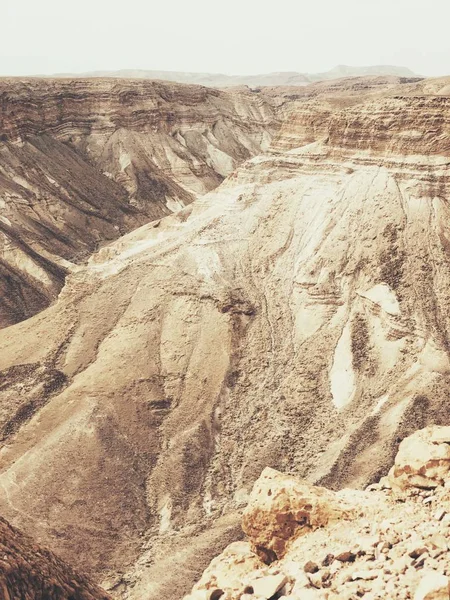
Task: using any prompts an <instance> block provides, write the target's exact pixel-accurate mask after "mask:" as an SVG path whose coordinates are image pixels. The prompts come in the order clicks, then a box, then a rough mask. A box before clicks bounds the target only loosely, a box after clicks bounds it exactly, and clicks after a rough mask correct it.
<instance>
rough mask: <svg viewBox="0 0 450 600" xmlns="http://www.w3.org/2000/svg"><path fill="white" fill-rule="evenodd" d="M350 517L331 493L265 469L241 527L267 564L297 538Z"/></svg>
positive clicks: (348, 509)
mask: <svg viewBox="0 0 450 600" xmlns="http://www.w3.org/2000/svg"><path fill="white" fill-rule="evenodd" d="M352 514H353V511H352V509H351V508H350V507H349V506H347V505H346V504H345V503H344V502H343V501H342V500H341V499H340V498H339V497H338V496H337V495H336V494H335V493H334V492H331V491H329V490H327V489H325V488H322V487H317V486H313V485H311V484H309V483H307V482H305V481H302V480H300V479H297V478H295V477H291V476H288V475H283V474H282V473H279V472H278V471H276V470H275V469H271V468H269V467H266V468H265V469H264V471H263V472H262V474H261V476H260V478H259V479H258V480H257V481H256V483H255V485H254V487H253V490H252V492H251V495H250V500H249V503H248V506H247V508H246V509H245V511H244V515H243V519H242V528H243V530H244V532H245V533H246V534H247V535H248V537H249V539H250V541H251V544H252V547H253V548H254V550H255V552H257V554H258V555H259V556H260V557H261V558H262V559H263V560H264V561H265V562H267V563H270V562H272V561H273V560H275V559H277V558H281V557H282V556H283V555H284V554H285V551H286V545H287V543H288V542H289V541H290V540H292V539H293V538H295V537H297V536H298V535H301V534H302V533H306V532H308V531H311V529H314V528H317V527H324V526H325V525H327V524H328V523H330V522H334V521H338V520H339V519H344V518H347V517H350V516H351V515H352Z"/></svg>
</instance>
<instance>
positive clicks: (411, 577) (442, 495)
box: [185, 426, 450, 600]
mask: <svg viewBox="0 0 450 600" xmlns="http://www.w3.org/2000/svg"><path fill="white" fill-rule="evenodd" d="M242 526H243V530H244V532H245V533H246V534H247V536H248V541H244V542H235V543H232V544H231V545H229V546H228V547H227V548H226V549H225V550H224V552H223V553H222V554H221V555H220V556H218V557H217V558H215V559H214V560H213V561H212V563H211V564H210V566H209V567H208V568H207V569H206V571H205V572H204V574H203V576H202V578H201V579H200V581H199V582H198V583H197V584H196V585H195V586H194V589H193V591H192V593H191V594H190V595H189V596H186V597H185V600H219V598H220V599H221V600H256V599H258V600H263V599H264V600H269V599H286V600H287V599H288V598H292V599H293V600H294V599H297V600H334V599H338V598H339V599H340V600H356V599H358V598H365V599H366V600H375V599H379V598H393V599H399V600H400V599H401V600H405V599H408V598H412V599H414V600H431V599H444V598H445V599H448V598H449V597H450V593H449V589H450V587H449V584H450V552H449V548H450V427H437V426H432V427H427V428H425V429H423V430H421V431H418V432H416V433H415V434H413V435H412V436H410V437H409V438H406V439H405V440H404V441H403V442H402V443H401V444H400V448H399V452H398V454H397V457H396V459H395V464H394V466H393V467H392V469H391V471H390V472H389V475H388V476H387V477H384V478H382V479H381V481H380V482H379V483H377V484H373V485H371V486H369V487H368V488H367V489H366V490H365V491H357V490H350V489H346V490H342V491H340V492H331V491H329V490H326V489H325V488H321V487H316V486H313V485H310V484H308V483H306V482H305V481H301V480H299V479H296V478H294V477H291V476H289V475H283V474H281V473H279V472H278V471H275V470H274V469H270V468H266V469H265V470H264V471H263V473H262V475H261V477H260V478H259V480H258V481H257V482H256V483H255V486H254V488H253V491H252V494H251V496H250V501H249V504H248V506H247V508H246V510H245V512H244V516H243V521H242Z"/></svg>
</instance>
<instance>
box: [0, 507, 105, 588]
mask: <svg viewBox="0 0 450 600" xmlns="http://www.w3.org/2000/svg"><path fill="white" fill-rule="evenodd" d="M0 552H1V558H0V597H1V598H2V600H109V599H110V596H109V595H108V594H107V593H106V592H104V591H103V590H101V589H100V588H99V587H98V586H97V585H95V584H94V583H92V582H91V581H89V579H87V578H86V577H84V576H83V575H79V574H78V573H76V572H75V571H74V570H73V569H72V568H71V567H70V566H69V565H67V564H65V563H64V562H63V561H62V560H60V559H59V558H58V557H57V556H55V555H54V554H52V552H50V551H49V550H46V549H45V548H41V547H40V546H37V545H36V544H35V543H34V542H33V541H32V540H31V539H30V538H29V537H27V536H25V535H23V534H22V533H20V532H19V531H18V530H17V529H15V528H14V527H11V525H10V524H9V523H7V521H5V520H4V519H1V518H0Z"/></svg>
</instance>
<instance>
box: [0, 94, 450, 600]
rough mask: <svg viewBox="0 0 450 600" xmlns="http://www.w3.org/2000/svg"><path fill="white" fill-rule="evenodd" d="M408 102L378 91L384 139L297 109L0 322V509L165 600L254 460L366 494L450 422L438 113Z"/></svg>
mask: <svg viewBox="0 0 450 600" xmlns="http://www.w3.org/2000/svg"><path fill="white" fill-rule="evenodd" d="M440 89H441V88H440ZM417 93H418V94H420V96H421V98H420V99H419V98H418V96H417V95H416V96H414V94H412V93H411V95H406V94H405V95H404V96H403V97H401V98H399V97H395V98H392V99H385V98H380V100H379V104H378V105H377V107H378V108H377V110H378V111H379V114H380V115H384V117H380V119H381V122H382V123H385V124H386V122H387V119H388V116H387V115H388V114H391V117H390V121H389V129H388V132H387V133H386V129H385V128H382V127H381V126H379V124H378V120H374V119H373V111H374V110H375V107H374V105H373V104H366V103H365V102H363V101H361V102H359V104H358V105H356V104H355V103H353V104H352V106H349V107H347V108H345V107H343V108H339V107H338V106H336V107H335V111H334V114H333V115H332V117H331V118H328V117H327V119H323V120H320V119H318V118H317V117H316V116H313V115H312V114H311V116H308V114H307V113H306V112H305V110H306V109H305V106H304V105H303V104H302V105H300V106H299V107H298V113H297V116H295V114H293V115H292V118H291V119H290V120H289V121H287V124H286V125H285V127H284V128H283V129H282V130H281V133H280V136H279V139H277V141H276V143H275V144H274V147H273V149H272V150H271V151H269V152H267V153H266V154H265V155H260V156H258V157H255V158H253V159H251V160H249V161H247V162H245V163H244V164H243V165H242V166H241V167H240V168H238V169H237V170H236V171H235V172H234V173H233V174H232V175H231V176H230V177H229V178H228V179H227V180H226V181H225V182H224V183H223V184H222V185H221V186H220V187H219V188H218V189H216V190H215V191H212V192H210V193H209V194H207V195H205V196H203V197H202V198H201V199H199V200H197V201H196V202H194V203H193V204H191V205H189V206H187V207H185V208H184V209H183V210H181V211H179V212H178V213H176V214H174V215H172V216H168V217H166V218H165V219H162V220H161V221H160V222H154V223H150V224H147V225H144V226H143V227H141V228H139V229H137V230H136V231H134V232H132V233H130V234H128V235H126V236H124V237H122V238H121V239H120V240H118V241H116V242H114V243H112V244H110V245H109V246H105V247H104V248H102V249H101V250H100V251H99V252H98V253H96V254H95V255H94V256H93V257H92V258H91V260H90V261H89V264H88V265H87V267H85V268H82V269H79V270H78V271H77V272H75V273H72V274H71V275H70V276H69V277H68V279H67V283H66V286H65V288H64V290H63V292H62V293H61V294H60V297H59V299H58V302H57V303H56V304H55V305H53V306H52V307H50V308H49V309H48V310H46V311H44V312H42V313H40V314H39V315H36V316H35V317H33V318H32V319H30V320H28V321H26V322H23V323H20V324H18V325H15V326H14V327H10V328H8V329H5V330H3V331H1V332H0V344H1V347H2V353H1V356H0V368H1V370H2V376H3V377H4V381H5V384H4V385H3V386H2V388H1V389H0V406H1V409H2V410H1V413H0V417H1V431H2V436H3V447H2V449H1V450H0V458H1V472H0V484H1V487H0V512H1V513H3V514H5V516H6V517H7V518H9V519H11V520H12V522H13V523H15V524H18V525H20V526H21V527H23V528H24V529H25V530H27V531H31V530H33V531H36V532H37V535H38V536H39V538H40V539H42V540H45V541H46V543H48V544H51V546H52V548H54V549H55V550H57V551H58V552H60V553H61V555H62V556H63V557H65V558H66V559H68V560H71V561H72V562H73V563H74V564H76V565H78V566H80V567H82V568H84V569H86V570H90V571H91V572H92V573H94V574H95V575H96V577H97V578H98V580H99V581H100V580H102V579H103V578H105V577H107V578H108V585H109V586H110V588H111V589H112V590H113V592H114V594H115V595H116V596H117V597H123V598H127V599H130V600H131V599H136V600H137V599H138V598H142V597H147V598H155V599H156V598H158V597H160V595H161V594H162V593H163V592H164V595H165V597H167V598H173V599H174V600H175V599H177V600H178V599H179V598H180V596H182V594H183V593H184V592H185V591H187V590H188V589H189V588H190V586H191V585H192V582H193V580H194V578H195V576H197V575H199V572H200V570H201V568H202V567H203V566H204V565H205V563H206V562H207V561H208V559H209V558H210V557H211V556H213V555H215V554H217V549H218V547H220V546H221V545H222V544H223V545H224V544H225V543H227V542H228V541H229V540H230V539H233V538H234V537H236V527H238V517H237V514H238V513H239V511H240V510H241V509H242V507H243V506H244V505H245V504H246V501H247V499H248V494H249V492H250V490H251V487H252V485H253V483H254V481H255V480H256V479H257V477H258V476H259V475H260V473H261V471H262V469H263V468H264V467H266V466H269V467H272V468H276V469H279V470H282V471H285V472H291V473H295V474H297V475H299V476H301V477H303V478H306V479H307V480H308V481H310V482H316V483H320V484H322V485H327V486H328V487H331V488H340V487H342V486H344V485H347V486H353V487H361V486H364V485H366V484H367V483H370V482H371V481H374V480H375V479H377V478H378V477H379V476H380V475H382V474H385V473H386V472H387V470H388V469H389V467H390V466H391V464H392V462H393V458H394V455H395V451H396V447H397V445H398V442H399V441H400V440H401V439H402V438H403V437H405V435H407V434H409V433H410V432H412V431H414V430H415V429H417V428H418V427H422V426H425V425H426V424H428V423H432V422H433V423H446V422H448V417H449V415H448V403H447V390H448V385H449V383H450V381H449V377H450V362H449V342H448V336H449V332H448V324H449V322H450V321H449V317H450V315H449V310H450V309H449V305H448V296H449V292H450V289H449V286H450V283H449V282H450V277H449V275H450V272H449V271H450V261H449V255H448V251H449V250H448V249H449V247H450V246H449V238H450V230H449V223H450V219H449V214H448V203H447V199H448V195H449V183H450V180H449V164H450V158H449V153H448V150H447V145H446V142H445V135H446V131H447V129H446V128H447V124H448V107H449V105H448V102H447V100H448V99H447V98H446V97H445V96H444V95H442V94H441V95H440V96H437V95H435V94H429V95H428V96H426V95H425V94H423V93H422V88H420V89H419V90H418V92H417ZM370 102H372V103H373V102H374V100H373V99H371V100H370ZM385 103H388V104H389V103H390V104H389V106H391V107H394V108H393V109H390V108H386V105H385ZM318 106H319V103H316V104H315V105H314V107H312V108H311V109H308V110H311V111H313V110H316V111H317V110H321V109H320V106H319V108H318ZM418 107H420V109H419V108H418ZM394 109H395V110H394ZM389 111H391V112H389ZM410 114H413V115H416V116H415V118H414V119H413V118H412V117H411V118H410V117H409V115H410ZM314 115H316V113H314ZM293 123H294V124H295V127H294V126H293ZM344 124H348V127H347V126H345V125H344ZM413 125H414V130H413V129H412V127H413ZM314 128H315V129H314ZM433 128H434V129H433ZM433 130H434V131H435V137H436V140H435V143H433V139H432V138H431V137H427V136H428V134H427V132H429V131H433ZM339 132H341V133H339ZM414 132H416V133H414ZM419 135H420V136H422V137H424V146H423V152H422V153H420V152H419V151H420V145H419ZM295 140H297V141H295ZM408 140H409V142H408ZM408 143H410V144H411V147H410V150H411V151H407V149H406V148H407V144H408ZM434 150H436V151H434ZM50 323H51V326H50ZM18 392H20V393H18ZM61 482H64V484H63V485H62V483H61ZM174 572H175V573H176V575H175V576H174ZM174 577H176V579H174Z"/></svg>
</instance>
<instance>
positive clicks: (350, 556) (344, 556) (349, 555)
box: [336, 550, 356, 562]
mask: <svg viewBox="0 0 450 600" xmlns="http://www.w3.org/2000/svg"><path fill="white" fill-rule="evenodd" d="M355 558H356V556H355V555H354V553H353V552H350V551H349V550H348V551H346V552H341V553H340V554H338V555H337V556H336V560H338V561H339V562H354V560H355Z"/></svg>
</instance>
